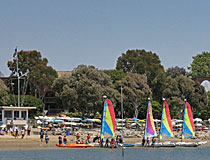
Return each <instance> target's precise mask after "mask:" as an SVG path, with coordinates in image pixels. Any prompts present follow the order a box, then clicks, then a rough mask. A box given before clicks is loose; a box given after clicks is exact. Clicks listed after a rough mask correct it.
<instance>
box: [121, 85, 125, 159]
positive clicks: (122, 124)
mask: <svg viewBox="0 0 210 160" xmlns="http://www.w3.org/2000/svg"><path fill="white" fill-rule="evenodd" d="M121 116H122V130H121V131H122V133H121V134H122V143H123V146H122V156H123V157H124V137H123V88H122V86H121Z"/></svg>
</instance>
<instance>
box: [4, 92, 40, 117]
mask: <svg viewBox="0 0 210 160" xmlns="http://www.w3.org/2000/svg"><path fill="white" fill-rule="evenodd" d="M2 99H3V101H2V102H1V105H4V106H10V105H12V106H16V104H17V103H16V102H17V100H18V96H17V95H13V94H8V95H5V96H4V97H2ZM22 99H24V103H23V106H25V107H36V110H34V111H31V112H32V115H35V114H38V115H41V114H42V107H43V102H42V100H40V99H39V98H36V97H33V96H30V95H26V96H20V100H22Z"/></svg>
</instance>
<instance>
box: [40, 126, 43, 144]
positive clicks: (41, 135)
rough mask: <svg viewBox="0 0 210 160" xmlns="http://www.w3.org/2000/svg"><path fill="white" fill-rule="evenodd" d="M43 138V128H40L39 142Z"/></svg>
mask: <svg viewBox="0 0 210 160" xmlns="http://www.w3.org/2000/svg"><path fill="white" fill-rule="evenodd" d="M43 138H44V131H43V129H41V131H40V139H41V142H42V140H43Z"/></svg>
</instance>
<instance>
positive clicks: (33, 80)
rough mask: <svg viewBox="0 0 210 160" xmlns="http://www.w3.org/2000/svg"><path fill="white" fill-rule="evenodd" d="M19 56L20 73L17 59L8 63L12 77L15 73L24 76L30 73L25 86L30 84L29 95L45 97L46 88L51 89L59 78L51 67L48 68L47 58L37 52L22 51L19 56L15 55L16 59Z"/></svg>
mask: <svg viewBox="0 0 210 160" xmlns="http://www.w3.org/2000/svg"><path fill="white" fill-rule="evenodd" d="M17 56H18V66H19V70H18V71H17V67H16V65H17V58H15V59H14V60H13V61H8V67H9V69H10V70H11V71H12V74H11V76H14V75H15V73H18V74H19V76H22V75H24V74H25V73H26V72H28V71H29V74H28V78H26V82H25V84H28V87H29V91H28V92H29V94H30V95H33V96H35V97H43V96H44V95H45V89H46V86H48V87H49V86H51V85H52V83H53V81H54V79H55V78H56V77H57V72H56V71H55V70H54V69H53V68H52V67H51V66H47V64H48V60H47V58H42V56H41V53H40V52H38V51H36V50H33V51H23V50H21V51H20V52H18V53H17V55H16V53H15V54H14V57H17ZM22 86H23V85H22ZM21 90H23V89H21ZM22 94H24V93H22Z"/></svg>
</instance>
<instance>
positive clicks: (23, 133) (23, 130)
mask: <svg viewBox="0 0 210 160" xmlns="http://www.w3.org/2000/svg"><path fill="white" fill-rule="evenodd" d="M21 134H22V139H23V138H24V136H25V128H24V127H22V130H21Z"/></svg>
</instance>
